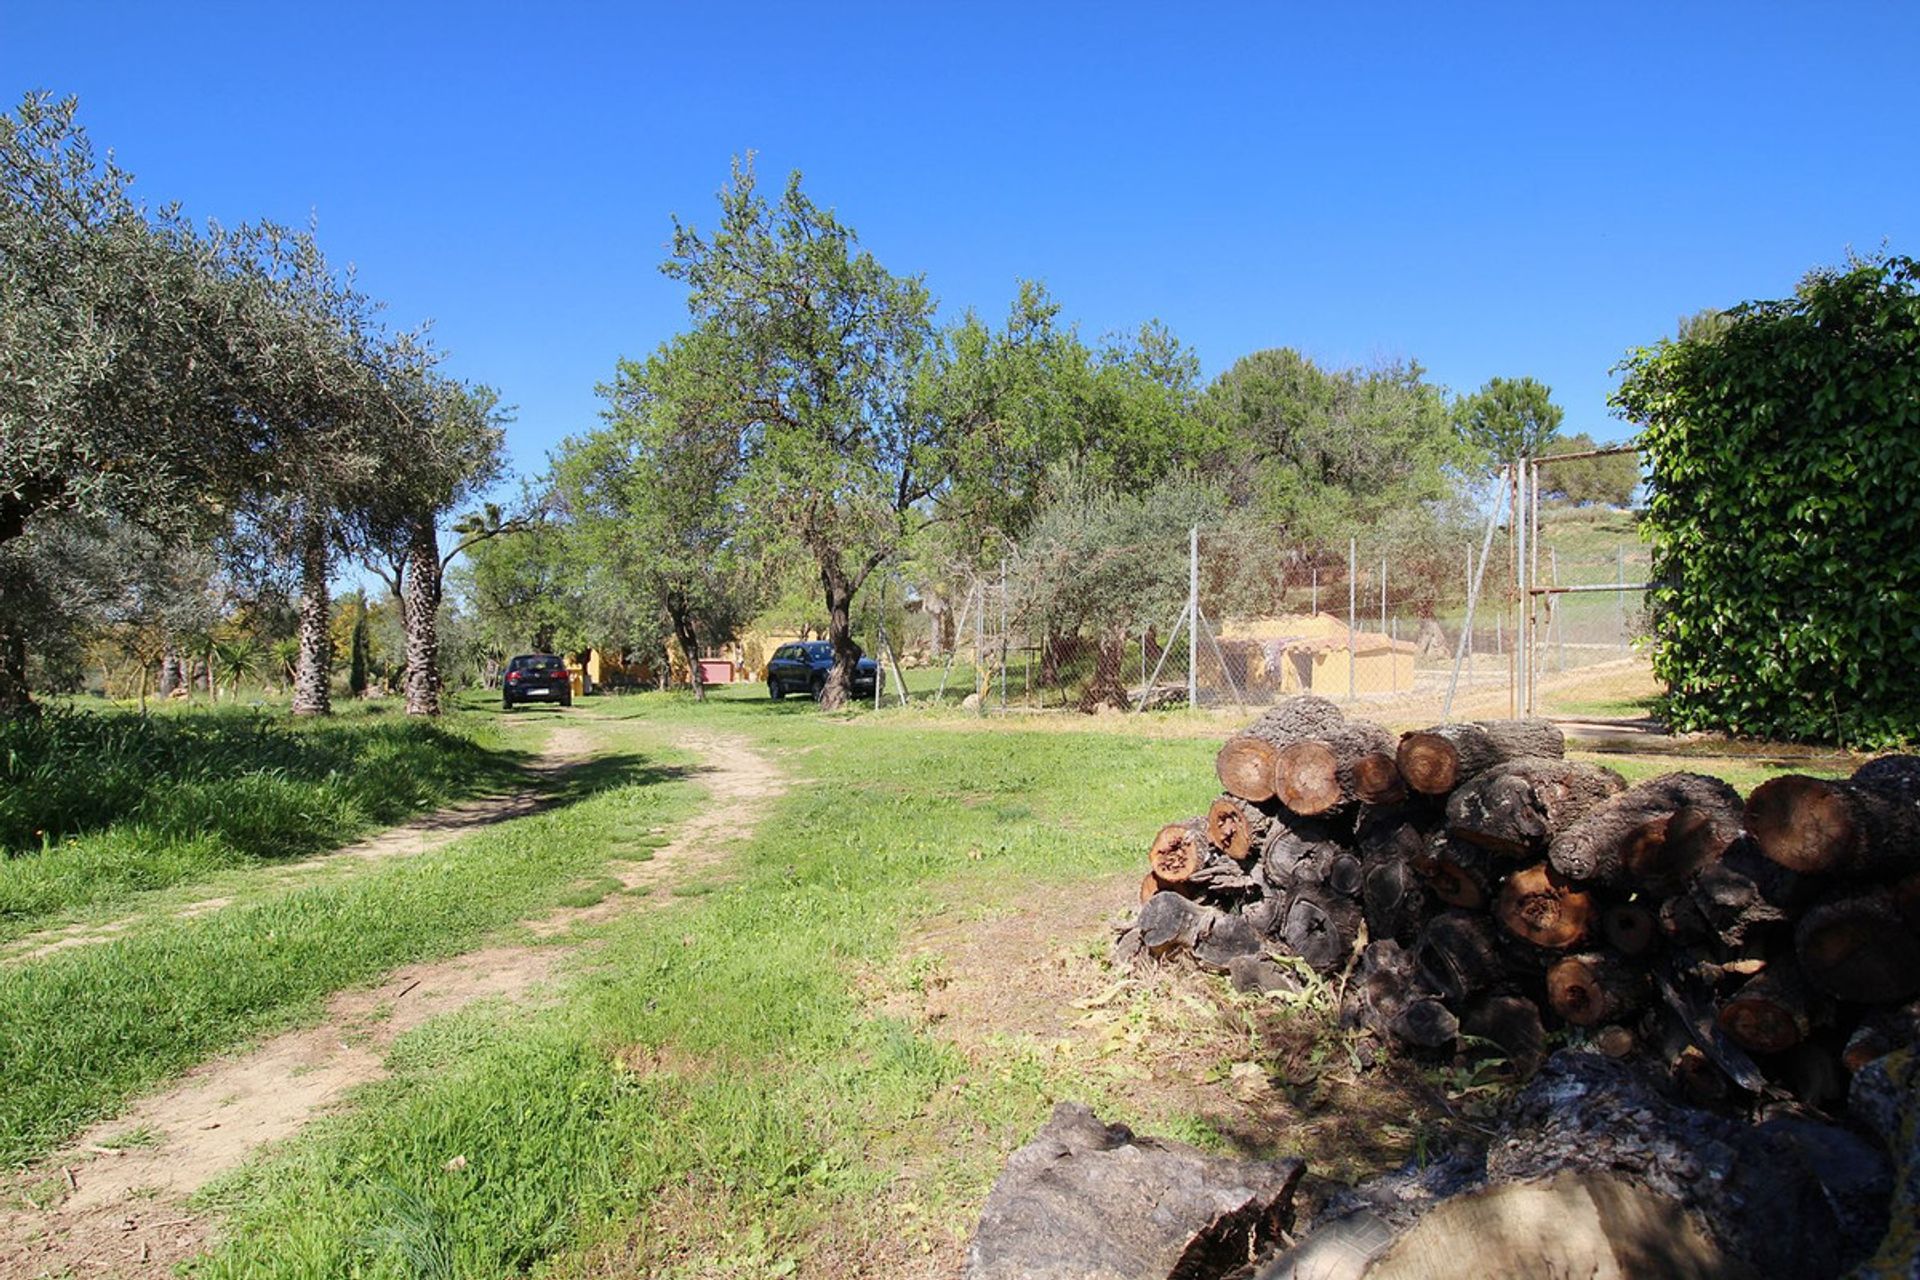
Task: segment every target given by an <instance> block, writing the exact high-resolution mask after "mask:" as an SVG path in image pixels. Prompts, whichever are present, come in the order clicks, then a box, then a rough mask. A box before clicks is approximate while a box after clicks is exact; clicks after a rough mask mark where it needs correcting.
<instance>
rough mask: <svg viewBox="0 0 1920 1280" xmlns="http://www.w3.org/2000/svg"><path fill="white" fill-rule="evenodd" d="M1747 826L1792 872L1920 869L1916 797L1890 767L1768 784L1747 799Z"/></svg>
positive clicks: (1883, 874)
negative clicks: (1838, 778) (1834, 777)
mask: <svg viewBox="0 0 1920 1280" xmlns="http://www.w3.org/2000/svg"><path fill="white" fill-rule="evenodd" d="M1861 774H1865V775H1866V779H1867V780H1866V781H1859V780H1858V779H1859V778H1860V775H1861ZM1746 825H1747V830H1749V831H1751V832H1752V833H1753V837H1754V839H1755V840H1757V841H1759V842H1760V848H1761V849H1762V850H1763V851H1764V852H1765V853H1766V855H1767V856H1768V857H1769V858H1771V859H1773V860H1774V861H1775V862H1777V863H1779V864H1780V865H1781V866H1783V867H1786V868H1787V869H1788V870H1791V871H1798V872H1802V873H1809V872H1835V873H1839V874H1843V875H1850V876H1874V877H1880V878H1892V877H1895V876H1900V875H1905V874H1908V873H1910V872H1913V871H1920V799H1916V798H1915V797H1914V795H1913V794H1912V788H1911V786H1910V785H1909V784H1908V783H1907V782H1906V781H1905V774H1904V772H1903V771H1899V770H1896V769H1894V768H1893V767H1887V768H1883V769H1880V770H1877V771H1873V772H1868V769H1867V768H1863V769H1862V770H1861V771H1860V773H1857V774H1855V776H1854V778H1853V779H1850V780H1848V781H1846V782H1834V781H1832V780H1830V779H1826V778H1809V777H1804V776H1802V775H1800V774H1788V775H1786V776H1785V777H1781V778H1772V779H1769V780H1768V781H1766V782H1763V783H1761V784H1760V785H1759V786H1758V787H1756V788H1755V789H1754V792H1753V794H1752V795H1751V796H1749V797H1747V809H1746Z"/></svg>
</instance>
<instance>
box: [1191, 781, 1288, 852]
mask: <svg viewBox="0 0 1920 1280" xmlns="http://www.w3.org/2000/svg"><path fill="white" fill-rule="evenodd" d="M1272 827H1273V816H1272V815H1271V814H1269V813H1267V812H1266V811H1265V810H1263V809H1261V808H1260V806H1259V805H1257V804H1254V803H1253V802H1252V801H1251V800H1242V799H1241V798H1240V797H1239V796H1236V795H1233V794H1231V793H1229V794H1227V795H1223V796H1221V797H1220V798H1219V799H1218V800H1215V801H1214V802H1213V804H1212V805H1211V806H1210V807H1209V808H1208V809H1207V843H1209V844H1211V845H1212V846H1213V847H1214V848H1215V849H1217V850H1219V851H1220V852H1221V853H1224V854H1225V855H1226V856H1227V857H1229V858H1232V859H1233V860H1234V861H1235V862H1246V861H1248V860H1250V859H1252V858H1255V857H1257V856H1259V853H1260V848H1261V846H1262V845H1264V844H1265V843H1266V840H1267V832H1268V831H1269V830H1271V829H1272Z"/></svg>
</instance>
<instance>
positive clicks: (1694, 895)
mask: <svg viewBox="0 0 1920 1280" xmlns="http://www.w3.org/2000/svg"><path fill="white" fill-rule="evenodd" d="M1754 849H1755V846H1753V845H1752V844H1751V843H1743V844H1742V845H1736V846H1735V847H1734V848H1733V849H1731V850H1729V851H1728V853H1727V856H1725V857H1723V858H1721V860H1720V861H1718V862H1715V863H1712V864H1710V865H1708V866H1706V867H1703V868H1701V870H1700V873H1699V874H1698V875H1697V876H1695V877H1694V879H1693V883H1692V884H1690V885H1688V886H1687V898H1688V899H1689V900H1690V901H1691V902H1692V903H1693V905H1694V906H1695V907H1696V908H1697V909H1698V913H1699V919H1700V920H1701V921H1702V922H1704V924H1705V926H1706V928H1707V930H1708V931H1709V933H1710V935H1711V937H1712V938H1713V940H1714V941H1715V942H1716V943H1717V944H1718V945H1719V946H1721V947H1723V948H1726V949H1729V950H1739V949H1741V948H1744V947H1747V946H1748V945H1750V944H1754V943H1758V942H1760V941H1762V940H1764V939H1765V938H1766V937H1767V935H1768V933H1769V932H1770V931H1772V930H1773V929H1774V928H1775V926H1784V925H1785V924H1786V922H1787V921H1789V920H1791V919H1792V918H1793V916H1792V910H1791V907H1792V904H1793V902H1794V901H1795V900H1796V899H1798V898H1801V897H1803V896H1804V892H1803V887H1802V884H1801V882H1800V881H1799V880H1798V878H1797V877H1795V876H1793V875H1792V874H1791V873H1788V872H1785V871H1783V870H1781V869H1780V868H1778V867H1775V866H1774V865H1773V864H1771V863H1770V862H1768V861H1767V859H1766V858H1764V857H1761V856H1759V855H1758V854H1757V853H1755V852H1754ZM1676 918H1677V919H1678V918H1682V917H1676Z"/></svg>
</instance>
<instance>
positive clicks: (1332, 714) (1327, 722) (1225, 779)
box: [1213, 693, 1346, 804]
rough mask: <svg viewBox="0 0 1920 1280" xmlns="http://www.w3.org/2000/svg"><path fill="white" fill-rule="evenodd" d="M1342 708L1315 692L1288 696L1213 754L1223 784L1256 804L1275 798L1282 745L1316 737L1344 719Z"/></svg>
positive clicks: (1243, 798) (1235, 793)
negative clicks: (1277, 765)
mask: <svg viewBox="0 0 1920 1280" xmlns="http://www.w3.org/2000/svg"><path fill="white" fill-rule="evenodd" d="M1345 720H1346V717H1345V716H1343V715H1342V714H1341V713H1340V708H1339V707H1338V706H1336V705H1335V704H1334V703H1332V702H1331V701H1329V700H1328V699H1326V698H1322V697H1319V696H1317V695H1315V694H1311V693H1307V694H1301V695H1299V696H1297V697H1292V698H1286V699H1284V700H1282V701H1281V702H1279V703H1277V704H1276V705H1274V706H1273V707H1272V708H1270V709H1269V710H1268V711H1267V712H1266V713H1265V714H1264V715H1262V716H1261V717H1260V718H1259V719H1258V720H1255V721H1254V722H1253V723H1252V724H1250V725H1248V726H1247V728H1246V730H1245V731H1244V732H1242V733H1239V734H1236V735H1234V736H1233V737H1231V738H1229V739H1227V743H1226V745H1225V746H1223V747H1221V748H1220V752H1219V754H1218V755H1216V756H1215V757H1214V761H1213V767H1214V772H1215V773H1216V774H1218V775H1219V778H1220V785H1221V787H1223V788H1224V789H1225V790H1226V791H1227V792H1229V793H1230V794H1232V795H1236V796H1239V797H1240V798H1241V799H1242V800H1251V801H1253V802H1254V803H1255V804H1264V803H1266V802H1267V801H1269V800H1271V799H1273V770H1274V764H1275V762H1276V760H1277V758H1278V756H1279V754H1280V748H1282V747H1285V746H1288V745H1290V744H1292V743H1295V742H1301V741H1304V740H1306V739H1309V738H1317V737H1320V736H1322V735H1323V734H1326V733H1328V732H1330V731H1332V730H1333V729H1334V728H1336V727H1337V726H1339V725H1340V724H1342V723H1344V722H1345Z"/></svg>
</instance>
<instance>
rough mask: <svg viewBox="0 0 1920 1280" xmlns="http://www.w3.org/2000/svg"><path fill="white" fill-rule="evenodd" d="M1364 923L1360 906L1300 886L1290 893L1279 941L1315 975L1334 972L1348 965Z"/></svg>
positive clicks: (1331, 894)
mask: <svg viewBox="0 0 1920 1280" xmlns="http://www.w3.org/2000/svg"><path fill="white" fill-rule="evenodd" d="M1361 923H1362V919H1361V914H1360V904H1359V903H1357V902H1355V901H1353V900H1352V899H1351V898H1345V897H1342V896H1341V895H1339V894H1336V893H1333V892H1330V891H1328V890H1327V889H1325V888H1324V887H1321V886H1317V885H1301V886H1298V887H1296V888H1295V889H1294V890H1293V891H1292V892H1291V893H1289V894H1288V897H1287V910H1286V915H1285V917H1284V918H1283V919H1282V921H1281V925H1280V938H1279V941H1280V942H1281V944H1282V945H1284V946H1285V947H1286V949H1287V950H1289V951H1291V952H1292V953H1293V954H1294V955H1297V956H1299V957H1300V958H1301V959H1302V960H1304V961H1306V962H1307V964H1308V965H1310V966H1312V968H1313V969H1314V971H1315V972H1317V973H1332V972H1333V971H1334V970H1336V969H1338V968H1340V967H1341V966H1342V965H1344V964H1345V963H1346V962H1347V957H1348V955H1350V954H1351V953H1352V951H1353V944H1354V942H1355V941H1356V940H1357V939H1358V938H1359V936H1360V927H1361Z"/></svg>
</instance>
